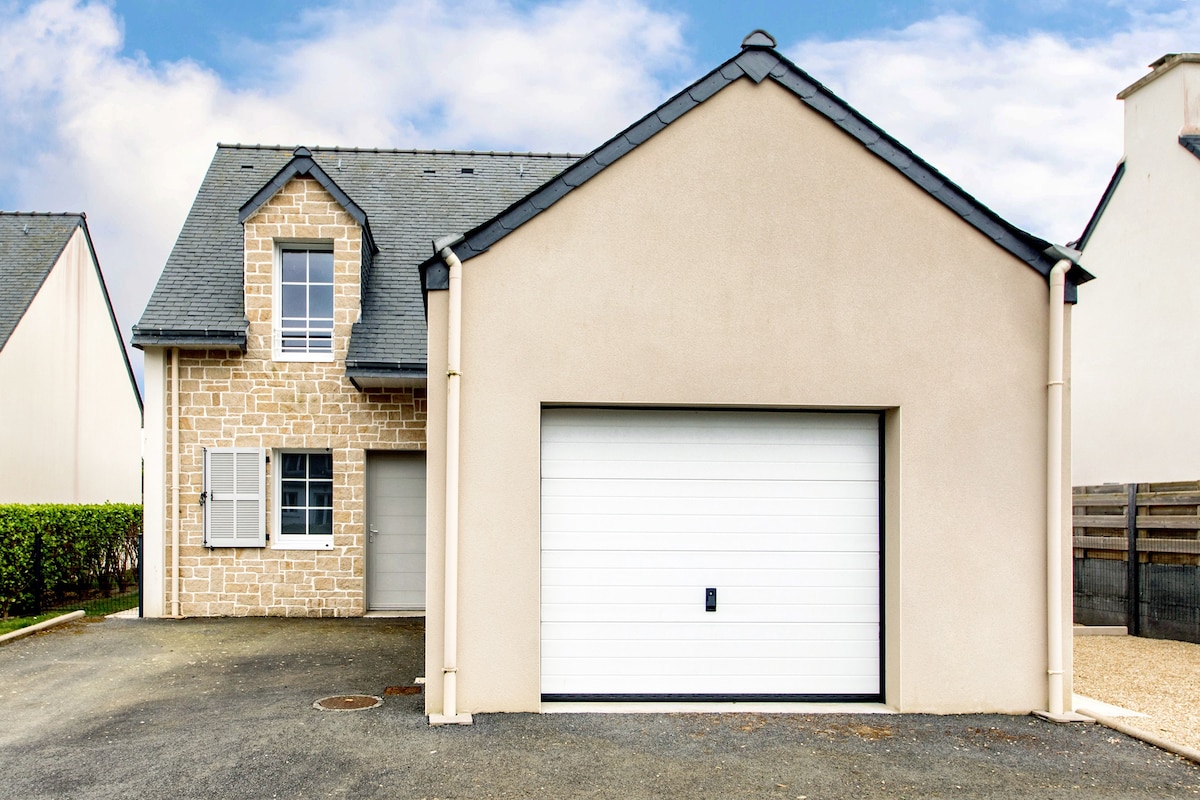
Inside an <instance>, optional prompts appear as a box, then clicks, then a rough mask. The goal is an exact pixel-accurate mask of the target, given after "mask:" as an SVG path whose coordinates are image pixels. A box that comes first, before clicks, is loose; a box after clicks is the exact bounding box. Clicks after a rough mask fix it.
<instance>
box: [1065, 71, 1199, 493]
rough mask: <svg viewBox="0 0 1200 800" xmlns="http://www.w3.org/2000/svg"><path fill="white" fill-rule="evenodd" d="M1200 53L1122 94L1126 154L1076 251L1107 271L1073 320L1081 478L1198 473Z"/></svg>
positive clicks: (1076, 456)
mask: <svg viewBox="0 0 1200 800" xmlns="http://www.w3.org/2000/svg"><path fill="white" fill-rule="evenodd" d="M1198 97H1200V53H1174V54H1169V55H1165V56H1163V57H1162V58H1160V59H1158V60H1157V61H1155V62H1154V63H1153V64H1151V65H1150V72H1149V74H1147V75H1145V76H1143V77H1142V78H1140V79H1139V80H1137V81H1136V82H1134V83H1133V84H1132V85H1130V86H1129V87H1127V88H1125V89H1124V90H1122V91H1121V92H1120V93H1119V94H1118V95H1117V98H1118V99H1119V100H1121V101H1123V103H1124V108H1125V154H1124V157H1123V158H1122V159H1121V161H1120V163H1119V164H1118V165H1117V168H1116V171H1115V173H1114V174H1113V177H1112V180H1111V181H1110V182H1109V185H1108V188H1107V190H1106V191H1105V192H1104V195H1103V197H1102V198H1101V200H1100V203H1099V205H1098V206H1097V208H1096V211H1095V213H1094V214H1093V215H1092V218H1091V220H1090V221H1089V222H1088V224H1087V227H1086V229H1085V230H1084V232H1083V235H1082V236H1081V237H1080V240H1079V243H1078V247H1079V249H1081V250H1082V251H1083V259H1082V263H1083V264H1084V265H1085V266H1086V267H1087V269H1088V270H1089V271H1090V272H1092V273H1094V274H1096V275H1100V276H1102V277H1103V278H1104V280H1102V281H1100V283H1099V284H1098V285H1097V287H1096V288H1095V289H1094V290H1089V294H1088V302H1087V303H1086V304H1085V305H1084V306H1082V307H1081V308H1080V310H1079V313H1078V314H1077V315H1076V316H1075V319H1074V325H1075V331H1076V334H1077V337H1076V344H1075V348H1074V352H1073V354H1072V360H1073V362H1074V364H1075V370H1074V373H1075V387H1074V388H1075V392H1074V396H1075V404H1074V419H1073V424H1074V437H1073V442H1074V444H1073V448H1074V452H1073V456H1072V461H1073V466H1074V474H1073V478H1074V482H1075V484H1076V485H1083V484H1099V483H1135V482H1142V483H1145V482H1166V481H1195V480H1200V426H1197V425H1196V423H1195V409H1196V408H1197V406H1198V405H1200V371H1198V370H1197V369H1195V366H1194V365H1195V360H1196V353H1197V352H1200V327H1198V326H1197V325H1196V309H1197V308H1200V274H1197V272H1196V265H1195V260H1196V253H1197V252H1198V251H1200V231H1198V230H1197V229H1196V225H1195V221H1194V220H1195V218H1196V215H1197V213H1200V104H1198V103H1197V98H1198Z"/></svg>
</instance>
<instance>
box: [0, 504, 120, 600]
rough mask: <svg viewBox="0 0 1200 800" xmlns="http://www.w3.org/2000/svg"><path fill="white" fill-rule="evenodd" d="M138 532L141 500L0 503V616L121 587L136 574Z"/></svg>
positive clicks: (103, 592) (105, 592) (107, 591)
mask: <svg viewBox="0 0 1200 800" xmlns="http://www.w3.org/2000/svg"><path fill="white" fill-rule="evenodd" d="M141 532H142V507H141V506H140V505H132V504H128V503H105V504H104V505H79V506H75V505H50V504H44V505H3V504H0V617H8V615H9V612H10V611H20V612H23V613H24V612H28V611H31V610H34V609H35V608H39V607H44V606H48V605H52V604H53V603H55V602H56V601H61V600H65V599H66V598H68V597H73V598H80V599H83V598H86V597H89V596H92V595H95V594H107V593H109V592H111V591H113V590H114V589H116V590H118V591H124V590H125V589H126V588H127V587H128V586H129V585H131V584H132V583H134V582H136V580H137V551H138V536H140V535H141ZM39 545H40V549H41V553H40V555H41V558H40V561H41V574H42V578H41V590H42V596H41V597H38V596H37V591H38V576H37V575H36V574H35V564H36V562H37V561H38V560H39V559H38V554H37V551H38V547H39Z"/></svg>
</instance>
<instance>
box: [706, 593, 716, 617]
mask: <svg viewBox="0 0 1200 800" xmlns="http://www.w3.org/2000/svg"><path fill="white" fill-rule="evenodd" d="M704 610H705V611H716V610H717V590H716V589H715V588H708V589H705V590H704Z"/></svg>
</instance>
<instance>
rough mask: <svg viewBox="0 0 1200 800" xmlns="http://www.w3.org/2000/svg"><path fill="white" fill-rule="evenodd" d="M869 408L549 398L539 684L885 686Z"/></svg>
mask: <svg viewBox="0 0 1200 800" xmlns="http://www.w3.org/2000/svg"><path fill="white" fill-rule="evenodd" d="M879 465H880V445H879V415H878V414H874V413H869V414H858V413H854V414H840V413H810V412H761V411H674V410H671V411H658V410H615V409H547V410H545V411H544V412H543V415H542V569H541V576H542V588H541V591H542V602H541V608H542V654H541V655H542V659H541V666H542V693H543V697H544V698H546V699H548V700H552V699H567V698H587V697H592V698H600V697H611V698H617V697H631V698H633V697H662V698H669V697H676V696H687V697H693V698H704V699H719V698H727V697H728V698H737V697H750V696H754V697H758V698H769V697H778V698H808V699H818V698H834V697H837V698H847V699H860V700H867V699H878V698H879V696H880V692H881V688H880V569H879V556H880V517H879Z"/></svg>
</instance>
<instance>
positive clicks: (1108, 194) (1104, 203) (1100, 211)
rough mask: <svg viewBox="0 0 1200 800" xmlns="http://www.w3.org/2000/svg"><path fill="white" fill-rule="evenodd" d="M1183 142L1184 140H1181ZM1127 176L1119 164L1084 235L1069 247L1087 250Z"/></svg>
mask: <svg viewBox="0 0 1200 800" xmlns="http://www.w3.org/2000/svg"><path fill="white" fill-rule="evenodd" d="M1181 141H1182V140H1181ZM1124 176H1125V161H1124V160H1122V161H1121V163H1119V164H1117V168H1116V169H1115V170H1113V174H1112V177H1111V178H1109V179H1108V186H1106V187H1104V194H1103V195H1101V196H1100V202H1099V203H1097V204H1096V210H1095V211H1093V212H1092V216H1091V217H1089V218H1088V221H1087V225H1085V226H1084V228H1083V233H1081V234H1080V235H1079V238H1078V239H1076V240H1075V241H1073V242H1067V247H1074V248H1075V249H1077V250H1084V249H1086V248H1087V243H1088V240H1089V239H1091V238H1092V234H1093V233H1095V231H1096V226H1097V225H1099V224H1100V217H1102V216H1104V211H1105V209H1107V208H1108V203H1109V201H1111V200H1112V198H1113V195H1114V194H1116V193H1117V186H1118V185H1120V183H1121V178H1123V177H1124Z"/></svg>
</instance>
